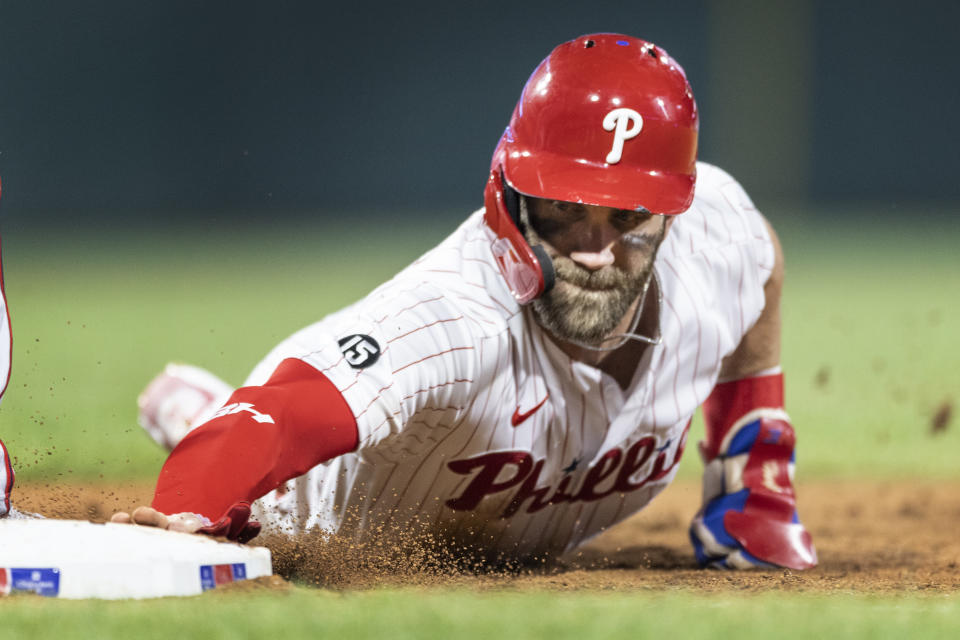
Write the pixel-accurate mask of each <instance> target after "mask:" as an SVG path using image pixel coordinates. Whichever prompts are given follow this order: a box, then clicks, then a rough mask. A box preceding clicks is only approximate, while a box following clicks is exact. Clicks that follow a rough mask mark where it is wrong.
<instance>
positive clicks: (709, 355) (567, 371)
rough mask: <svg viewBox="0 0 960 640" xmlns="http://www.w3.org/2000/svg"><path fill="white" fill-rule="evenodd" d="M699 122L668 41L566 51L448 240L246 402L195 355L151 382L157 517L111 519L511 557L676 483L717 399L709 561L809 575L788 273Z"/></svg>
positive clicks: (559, 542) (598, 43)
mask: <svg viewBox="0 0 960 640" xmlns="http://www.w3.org/2000/svg"><path fill="white" fill-rule="evenodd" d="M697 123H698V116H697V109H696V104H695V102H694V98H693V94H692V92H691V89H690V87H689V85H688V83H687V81H686V77H685V75H684V72H683V70H682V69H681V67H680V66H679V65H678V64H677V63H676V62H675V61H674V60H673V59H672V58H671V57H670V56H669V55H667V53H666V52H665V51H664V50H663V49H661V48H660V47H658V46H656V45H654V44H652V43H649V42H645V41H643V40H639V39H636V38H632V37H629V36H624V35H616V34H594V35H587V36H583V37H580V38H577V39H576V40H573V41H570V42H567V43H564V44H561V45H560V46H558V47H557V48H556V49H554V50H553V52H552V53H550V55H549V56H548V57H547V58H546V59H545V60H544V61H543V62H542V63H541V64H540V65H539V66H538V67H537V68H536V70H535V71H534V72H533V75H532V76H531V77H530V79H529V80H528V81H527V84H526V86H525V87H524V89H523V92H522V95H521V97H520V100H519V103H518V104H517V107H516V109H515V110H514V112H513V117H512V119H511V120H510V124H509V126H508V127H507V129H506V131H505V132H504V134H503V136H502V138H501V139H500V142H499V144H498V145H497V147H496V150H495V152H494V156H493V162H492V165H491V170H490V174H489V177H488V180H487V183H486V190H485V193H484V207H483V208H482V209H481V210H479V211H477V212H475V213H474V214H473V215H471V216H470V217H469V218H468V219H467V220H466V222H464V223H463V224H462V225H461V226H460V227H459V228H458V229H457V230H456V231H455V232H454V233H453V234H452V235H451V236H450V237H448V238H447V239H446V240H444V241H443V242H442V243H441V244H440V245H439V246H437V247H436V248H434V249H433V250H431V251H429V252H428V253H426V254H425V255H424V256H423V257H421V258H420V259H419V260H417V261H416V262H414V263H413V264H412V265H410V266H409V267H407V268H406V269H404V270H403V271H402V272H400V273H399V274H398V275H397V276H396V277H394V278H393V279H392V280H390V281H389V282H387V283H385V284H383V285H382V286H380V287H379V288H377V289H376V290H374V291H373V292H372V293H371V294H369V295H368V296H366V297H365V298H363V299H362V300H360V301H359V302H357V303H355V304H353V305H352V306H350V307H348V308H346V309H343V310H342V311H339V312H337V313H334V314H332V315H330V316H328V317H326V318H324V319H323V320H321V321H320V322H318V323H316V324H314V325H312V326H309V327H307V328H305V329H303V330H302V331H300V332H298V333H296V334H294V335H293V336H291V337H290V338H289V339H287V340H285V341H284V342H282V343H281V344H280V345H279V346H277V347H276V348H275V349H274V350H273V351H272V352H271V353H270V354H269V355H267V357H266V358H265V359H264V360H263V361H262V362H261V363H260V364H259V365H257V367H256V368H255V369H254V370H253V372H252V373H251V374H250V376H249V378H248V379H247V381H246V383H245V385H244V386H243V387H242V388H240V389H236V390H231V389H230V388H229V387H225V385H224V383H222V382H220V381H218V380H216V378H213V377H212V376H211V375H210V374H208V373H207V372H204V371H202V370H197V369H195V368H191V367H184V366H176V367H173V368H168V370H167V371H166V372H165V373H164V374H162V375H161V376H160V377H159V378H157V379H156V380H155V381H154V382H153V383H152V384H151V385H150V386H149V387H148V389H147V390H146V391H145V393H144V394H143V396H141V399H140V404H141V421H142V422H143V423H144V425H145V426H146V427H147V428H148V430H149V431H150V432H151V433H152V434H153V435H154V437H155V438H157V439H158V441H161V442H164V443H165V444H167V445H168V446H173V447H174V448H173V450H172V453H171V455H170V457H169V459H168V460H167V461H166V463H165V464H164V466H163V469H162V471H161V472H160V476H159V479H158V481H157V486H156V493H155V496H154V500H153V503H152V506H151V507H141V508H140V509H138V510H137V511H135V512H134V514H133V516H132V517H131V516H129V515H127V514H125V513H122V514H117V515H116V516H115V519H116V520H118V521H130V520H131V519H132V520H134V521H136V522H141V523H145V524H152V525H155V526H161V527H168V528H173V529H180V530H187V531H201V532H205V533H214V534H219V535H227V536H228V537H231V538H234V539H240V540H245V539H249V538H250V537H251V536H253V535H256V533H257V531H258V529H259V526H260V525H259V524H257V523H256V522H254V521H252V520H249V518H250V513H251V507H250V506H249V503H254V506H253V510H254V512H255V517H256V519H257V520H258V521H259V522H260V523H262V524H263V525H264V526H265V527H267V528H269V529H271V530H274V531H284V532H289V533H297V532H301V531H306V530H309V529H312V528H315V527H316V528H321V529H324V530H329V531H333V532H338V533H340V534H345V535H362V534H364V533H369V532H372V531H382V530H388V529H389V528H391V527H396V528H400V529H404V528H408V527H409V528H414V527H419V528H423V529H425V530H426V531H427V532H428V533H430V534H431V535H432V536H434V537H435V538H437V539H440V540H443V541H445V542H446V543H447V544H450V545H455V546H456V548H458V549H459V548H465V547H466V548H472V549H474V550H480V551H481V552H483V553H485V554H486V555H493V556H497V557H501V558H504V557H509V558H517V559H521V560H522V559H525V558H534V557H539V556H542V555H543V554H554V553H562V552H564V551H568V550H570V549H572V548H574V547H576V546H578V545H580V544H582V543H583V542H584V541H586V540H589V539H590V538H591V537H593V536H595V535H597V534H599V533H601V532H602V531H604V530H606V529H607V528H609V527H611V526H613V525H614V524H616V523H617V522H620V521H621V520H623V519H625V518H627V517H628V516H630V515H631V514H634V513H636V512H637V511H639V510H640V509H642V508H643V507H644V506H646V505H647V504H648V503H649V502H650V501H651V500H652V499H653V498H654V497H655V496H656V495H657V494H658V493H660V492H661V491H662V490H663V489H664V487H666V486H667V485H668V484H669V483H670V481H671V480H672V479H673V477H674V475H675V473H676V469H677V463H678V461H679V460H680V457H681V455H682V454H683V452H684V449H685V446H686V444H687V435H688V430H689V426H690V421H691V416H692V415H693V413H694V411H695V410H696V409H697V407H699V406H701V405H703V407H704V415H705V420H706V439H705V440H704V442H702V443H701V444H700V453H701V455H702V457H703V459H704V461H705V464H706V469H705V473H704V503H703V507H702V508H701V510H700V512H699V513H698V514H696V516H695V517H694V520H693V523H692V525H691V527H690V538H691V540H692V542H693V546H694V551H695V554H696V557H697V559H698V561H699V562H700V563H701V564H702V565H705V566H716V567H728V568H749V567H757V566H763V567H769V566H781V567H791V568H795V569H803V568H808V567H812V566H814V565H815V564H816V562H817V558H816V552H815V550H814V547H813V543H812V541H811V537H810V534H809V533H808V532H807V531H806V529H805V528H804V527H803V525H802V524H800V522H799V520H798V517H797V512H796V505H795V493H794V490H793V486H792V477H793V461H794V444H795V435H794V430H793V427H792V426H791V424H790V420H789V417H788V416H787V414H786V413H785V412H784V409H783V375H782V373H781V371H780V367H779V352H780V312H779V298H780V290H781V285H782V280H783V258H782V255H781V251H780V247H779V244H778V241H777V238H776V235H775V234H774V232H773V230H772V229H771V228H770V226H769V225H768V224H767V222H766V221H765V220H764V218H763V217H762V216H761V215H760V213H759V212H758V211H757V209H756V208H755V207H754V206H753V204H752V203H751V201H750V199H749V198H748V196H747V194H746V193H745V192H744V191H743V189H742V188H741V187H740V185H739V184H738V183H737V182H736V181H735V180H734V179H733V178H731V177H730V176H729V175H728V174H726V173H725V172H723V171H722V170H721V169H718V168H717V167H714V166H711V165H708V164H704V163H700V162H697V160H696V149H697V129H698V124H697ZM226 396H228V397H226ZM184 433H185V434H186V435H185V436H184V435H182V434H184ZM181 438H182V439H181Z"/></svg>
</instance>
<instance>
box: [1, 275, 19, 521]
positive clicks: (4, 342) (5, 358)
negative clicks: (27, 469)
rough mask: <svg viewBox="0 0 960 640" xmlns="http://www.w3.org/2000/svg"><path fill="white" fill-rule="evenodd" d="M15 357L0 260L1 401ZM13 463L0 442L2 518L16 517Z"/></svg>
mask: <svg viewBox="0 0 960 640" xmlns="http://www.w3.org/2000/svg"><path fill="white" fill-rule="evenodd" d="M12 355H13V338H12V336H11V334H10V312H9V310H8V309H7V298H6V295H5V294H4V289H3V262H2V258H0V400H3V392H4V391H6V389H7V384H8V383H9V382H10V360H11V356H12ZM13 481H14V473H13V463H12V462H11V461H10V454H9V452H7V447H6V446H5V445H4V444H3V440H0V518H5V517H8V516H12V517H15V516H16V515H18V514H17V512H16V511H14V510H13V508H12V507H11V506H10V493H11V492H12V491H13Z"/></svg>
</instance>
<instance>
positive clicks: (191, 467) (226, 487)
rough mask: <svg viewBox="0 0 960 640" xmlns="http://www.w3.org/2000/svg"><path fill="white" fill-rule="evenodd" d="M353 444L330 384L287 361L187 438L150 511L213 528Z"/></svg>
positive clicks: (344, 409)
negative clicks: (232, 510) (242, 504)
mask: <svg viewBox="0 0 960 640" xmlns="http://www.w3.org/2000/svg"><path fill="white" fill-rule="evenodd" d="M357 441H358V434H357V422H356V420H355V419H354V417H353V412H352V411H351V410H350V407H349V406H348V405H347V402H346V400H344V399H343V396H342V395H341V394H340V392H339V391H338V390H337V388H336V387H335V386H334V385H333V383H332V382H330V380H328V379H327V377H326V376H324V375H323V374H322V373H320V372H319V371H317V370H316V369H315V368H313V367H311V366H310V365H309V364H307V363H305V362H303V361H302V360H299V359H296V358H288V359H287V360H284V361H283V362H281V363H280V366H279V367H277V369H276V371H274V373H273V375H272V376H271V377H270V380H268V381H267V383H266V384H265V385H263V386H260V387H243V388H241V389H237V390H236V391H235V392H234V393H233V395H232V396H230V399H229V400H228V401H227V404H226V405H224V407H223V409H221V410H220V411H218V412H217V414H215V415H214V417H213V418H211V419H210V420H209V421H207V422H206V423H204V424H202V425H200V426H199V427H197V428H196V429H194V430H193V431H191V432H190V433H189V434H187V436H186V437H185V438H184V439H183V440H182V441H181V442H180V444H179V445H177V447H176V448H175V449H174V450H173V452H172V453H171V454H170V457H169V458H167V461H166V463H164V465H163V469H161V471H160V477H159V478H158V479H157V488H156V492H155V493H154V496H153V504H152V506H153V508H154V509H157V510H158V511H161V512H163V513H168V514H170V513H180V512H184V511H188V512H193V513H199V514H202V515H204V516H206V517H208V518H210V519H211V520H217V519H218V518H219V517H220V516H221V515H222V514H224V513H225V512H226V511H227V509H228V508H229V507H230V506H231V505H232V504H234V503H236V502H239V501H248V502H253V501H254V500H256V499H257V498H259V497H261V496H263V495H265V494H266V493H268V492H269V491H271V490H272V489H275V488H276V487H278V486H280V485H281V484H282V483H284V482H286V481H287V480H289V479H291V478H295V477H297V476H299V475H302V474H304V473H306V472H307V471H308V470H310V469H311V468H313V467H314V466H316V465H318V464H320V463H321V462H325V461H326V460H329V459H330V458H333V457H335V456H338V455H341V454H344V453H347V452H348V451H352V450H354V449H355V448H356V447H357Z"/></svg>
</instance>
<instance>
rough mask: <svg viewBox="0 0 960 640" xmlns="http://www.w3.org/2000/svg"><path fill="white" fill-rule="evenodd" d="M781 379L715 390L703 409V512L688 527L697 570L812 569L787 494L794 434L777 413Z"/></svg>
mask: <svg viewBox="0 0 960 640" xmlns="http://www.w3.org/2000/svg"><path fill="white" fill-rule="evenodd" d="M782 407H783V375H782V374H779V373H778V374H776V375H770V376H762V377H756V378H746V379H743V380H737V381H734V382H726V383H722V384H718V385H717V386H716V388H715V389H714V391H713V393H712V394H711V395H710V397H709V398H708V399H707V402H705V403H704V405H703V409H704V420H705V422H706V426H707V439H706V441H705V442H703V443H701V446H700V453H701V455H702V456H703V459H704V463H705V465H706V467H705V469H704V474H703V507H702V508H701V509H700V511H699V512H698V513H697V515H696V517H695V518H694V519H693V523H692V524H691V525H690V540H691V542H692V543H693V548H694V552H695V553H696V556H697V561H698V562H699V563H700V564H701V566H710V567H716V568H725V569H749V568H754V567H786V568H789V569H809V568H811V567H814V566H816V564H817V552H816V549H814V546H813V539H812V537H811V536H810V533H809V532H808V531H807V530H806V529H805V528H804V526H803V525H802V524H800V520H799V518H798V517H797V509H796V494H795V492H794V490H793V468H794V446H795V444H796V433H795V432H794V430H793V426H791V424H790V418H789V416H788V415H787V413H786V412H785V411H784V410H783V408H782Z"/></svg>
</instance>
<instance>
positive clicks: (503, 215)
mask: <svg viewBox="0 0 960 640" xmlns="http://www.w3.org/2000/svg"><path fill="white" fill-rule="evenodd" d="M520 197H521V196H520V194H519V193H518V192H517V191H516V190H515V189H513V188H512V187H511V186H510V184H509V183H508V182H507V180H506V179H505V177H504V175H503V172H502V171H501V170H500V169H499V167H497V168H495V169H494V170H492V171H491V172H490V178H489V179H488V180H487V186H486V189H485V190H484V215H483V217H484V221H485V222H486V224H487V226H488V227H489V228H490V230H491V231H492V232H493V235H494V237H493V242H492V244H491V245H490V249H491V250H492V251H493V257H494V259H495V260H496V262H497V266H498V268H499V269H500V273H501V274H503V277H504V279H505V280H506V283H507V286H508V287H509V289H510V292H511V293H512V294H513V297H514V298H515V299H516V301H517V302H519V303H520V304H526V303H528V302H530V301H531V300H533V299H534V298H536V297H537V296H540V295H541V294H543V292H544V291H547V290H549V288H550V287H552V286H553V283H554V269H553V264H552V262H551V261H550V258H549V256H548V255H547V252H546V251H544V249H543V247H531V246H530V244H529V243H528V242H527V239H526V238H525V237H524V235H523V232H522V231H521V226H522V223H521V221H520ZM508 202H509V203H510V204H509V205H508Z"/></svg>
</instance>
